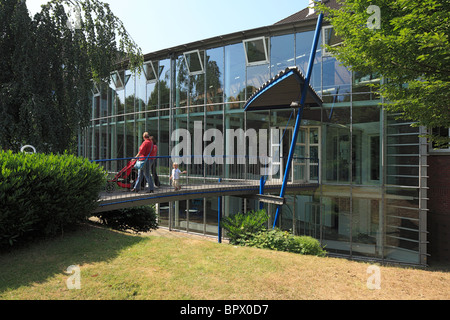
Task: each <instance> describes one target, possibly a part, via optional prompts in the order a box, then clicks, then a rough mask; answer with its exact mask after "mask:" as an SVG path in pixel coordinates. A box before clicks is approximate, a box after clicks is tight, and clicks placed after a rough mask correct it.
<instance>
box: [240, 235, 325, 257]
mask: <svg viewBox="0 0 450 320" xmlns="http://www.w3.org/2000/svg"><path fill="white" fill-rule="evenodd" d="M245 245H246V246H250V247H256V248H261V249H271V250H277V251H286V252H292V253H300V254H305V255H316V256H324V255H325V254H326V251H325V250H324V249H323V248H322V247H321V245H320V243H319V241H318V240H317V239H314V238H312V237H309V236H294V235H292V234H291V233H289V232H287V231H281V230H279V229H274V230H270V231H267V230H266V231H261V232H259V233H258V234H255V235H254V236H253V237H251V238H249V239H248V240H247V241H246V242H245Z"/></svg>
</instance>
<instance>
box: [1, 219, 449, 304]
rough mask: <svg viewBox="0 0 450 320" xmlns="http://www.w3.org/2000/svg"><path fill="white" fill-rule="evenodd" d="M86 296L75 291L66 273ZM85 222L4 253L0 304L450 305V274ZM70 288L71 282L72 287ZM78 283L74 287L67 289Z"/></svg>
mask: <svg viewBox="0 0 450 320" xmlns="http://www.w3.org/2000/svg"><path fill="white" fill-rule="evenodd" d="M72 265H75V266H78V267H79V270H80V277H79V280H80V282H79V284H80V289H72V290H70V289H69V288H68V280H71V279H72V278H70V275H69V274H68V273H66V271H67V268H68V267H69V266H72ZM369 266H371V264H369V263H363V262H355V261H348V260H345V259H338V258H330V257H325V258H323V257H322V258H320V257H314V256H302V255H298V254H292V253H284V252H275V251H269V250H261V249H255V248H246V247H235V246H232V245H229V244H225V243H223V244H218V243H216V242H214V241H206V240H202V239H192V238H189V237H183V238H167V237H157V236H152V234H151V233H150V235H145V236H137V235H132V234H127V233H121V232H115V231H111V230H107V229H104V228H99V227H96V226H91V225H86V226H83V227H82V228H80V229H79V230H77V231H75V232H72V233H69V234H67V233H66V234H65V235H64V237H59V238H57V239H53V240H45V241H39V242H36V243H34V244H33V245H30V246H28V247H26V248H20V249H18V250H14V251H12V252H9V253H3V254H0V300H16V299H17V300H42V299H45V300H117V299H118V300H134V299H138V300H330V299H331V300H335V299H346V300H360V299H364V300H367V299H368V300H373V299H378V300H380V299H382V300H386V299H389V300H390V299H408V300H410V299H414V300H415V299H425V300H431V299H441V300H443V299H449V298H450V272H448V271H447V272H446V271H439V270H435V269H432V268H430V269H414V268H405V267H399V266H379V268H380V269H379V270H380V276H381V277H380V279H381V282H380V289H379V290H370V289H368V286H367V280H368V279H369V277H370V276H371V274H369V273H368V268H369ZM69 282H70V281H69ZM70 283H74V282H70Z"/></svg>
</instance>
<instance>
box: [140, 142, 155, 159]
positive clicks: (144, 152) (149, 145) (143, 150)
mask: <svg viewBox="0 0 450 320" xmlns="http://www.w3.org/2000/svg"><path fill="white" fill-rule="evenodd" d="M152 150H153V141H152V140H145V141H144V142H142V144H141V146H140V147H139V156H140V158H139V160H140V161H143V160H145V158H147V156H148V155H149V154H150V152H151V151H152Z"/></svg>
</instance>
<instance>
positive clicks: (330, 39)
mask: <svg viewBox="0 0 450 320" xmlns="http://www.w3.org/2000/svg"><path fill="white" fill-rule="evenodd" d="M322 36H323V41H322V43H323V44H324V47H323V55H324V56H330V55H331V53H330V52H328V51H327V49H326V47H325V45H328V46H330V47H337V46H339V45H341V44H342V39H341V38H340V37H338V36H337V35H336V33H335V32H334V29H333V27H331V26H328V27H324V28H323V32H322Z"/></svg>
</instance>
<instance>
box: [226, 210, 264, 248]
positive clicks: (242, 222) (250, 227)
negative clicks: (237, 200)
mask: <svg viewBox="0 0 450 320" xmlns="http://www.w3.org/2000/svg"><path fill="white" fill-rule="evenodd" d="M268 220H269V216H268V215H267V213H266V211H265V210H258V211H250V212H247V213H245V214H243V213H237V214H234V215H231V216H229V217H225V218H224V219H222V226H223V228H224V229H225V230H226V231H227V237H228V238H229V240H230V243H232V244H240V243H243V242H245V241H246V240H247V239H249V238H251V237H253V235H254V234H256V233H257V232H259V231H262V230H265V229H266V228H267V221H268Z"/></svg>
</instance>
